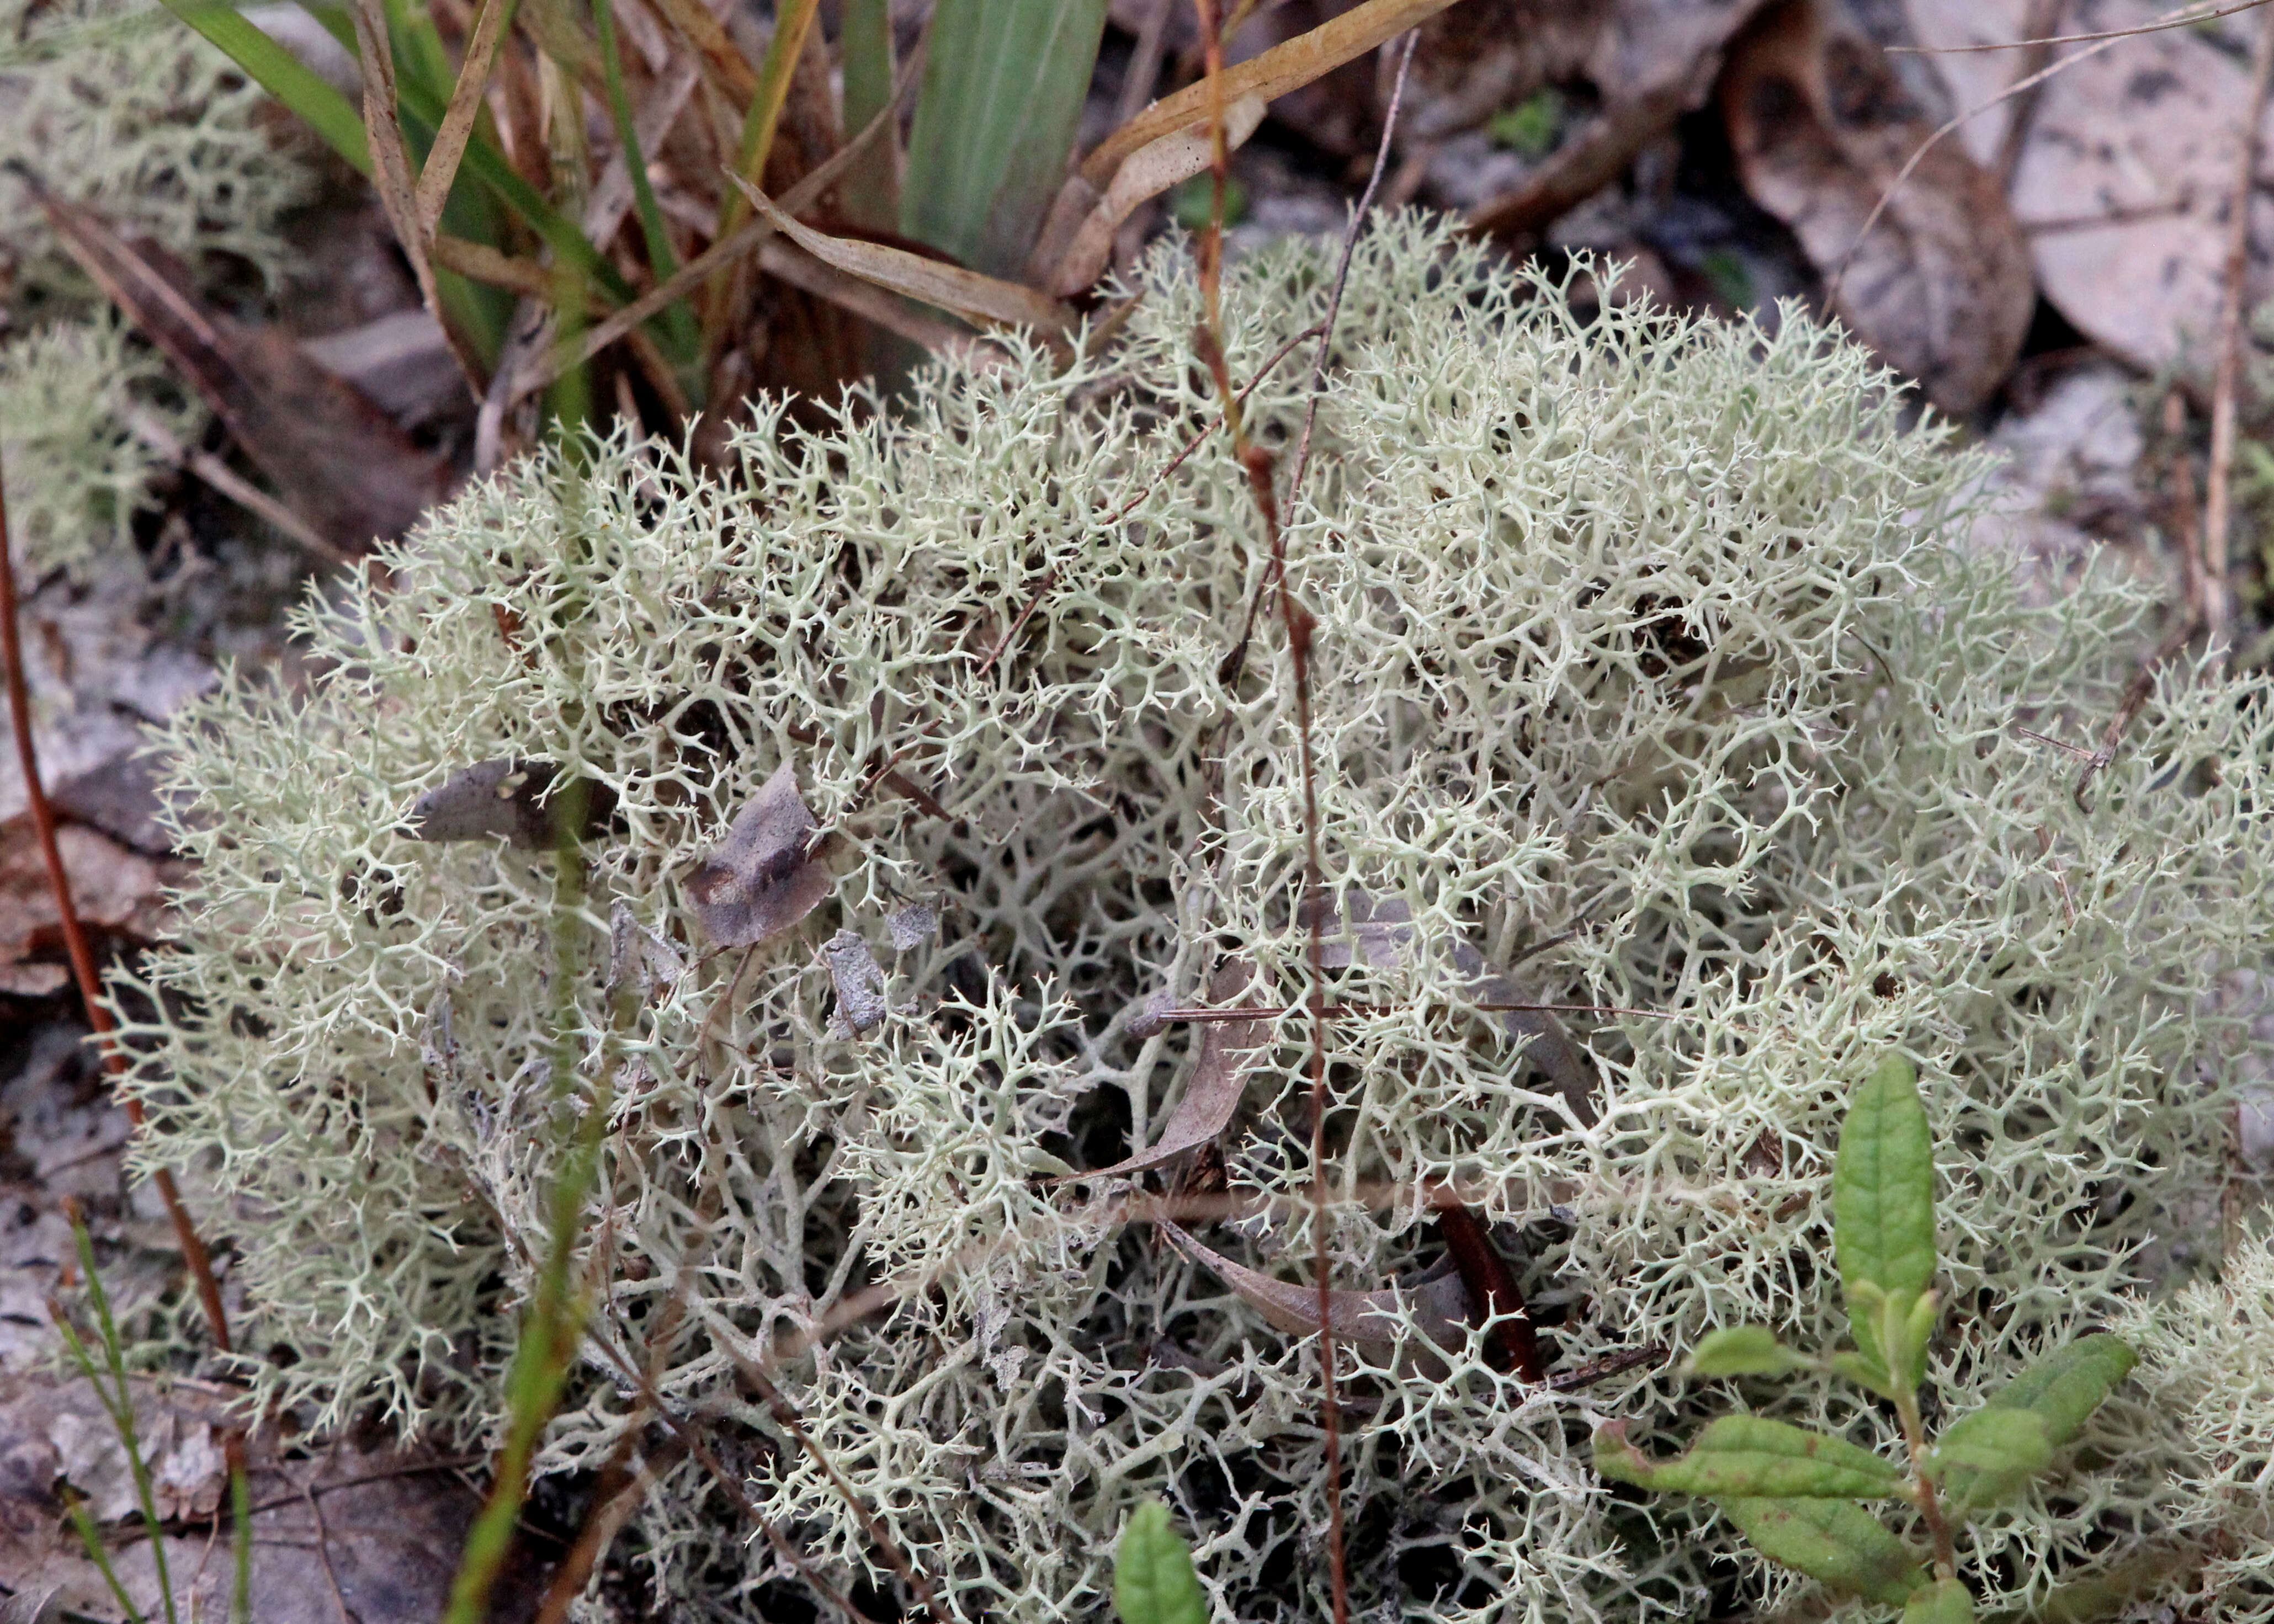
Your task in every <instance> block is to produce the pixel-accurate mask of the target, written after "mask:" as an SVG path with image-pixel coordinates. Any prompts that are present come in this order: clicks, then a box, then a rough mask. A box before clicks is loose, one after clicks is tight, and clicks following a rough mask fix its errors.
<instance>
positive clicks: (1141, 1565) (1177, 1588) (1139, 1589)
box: [1113, 1500, 1209, 1624]
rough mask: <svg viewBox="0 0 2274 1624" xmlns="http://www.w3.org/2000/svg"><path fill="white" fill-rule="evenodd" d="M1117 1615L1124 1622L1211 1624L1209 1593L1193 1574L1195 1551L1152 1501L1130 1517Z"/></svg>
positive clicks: (1117, 1566) (1117, 1563)
mask: <svg viewBox="0 0 2274 1624" xmlns="http://www.w3.org/2000/svg"><path fill="white" fill-rule="evenodd" d="M1113 1611H1114V1612H1115V1613H1118V1615H1119V1616H1120V1619H1121V1624H1208V1616H1209V1611H1208V1593H1207V1592H1206V1591H1204V1590H1201V1582H1200V1576H1199V1575H1197V1574H1195V1573H1193V1553H1192V1548H1191V1547H1190V1546H1188V1545H1186V1544H1185V1542H1184V1538H1183V1537H1182V1536H1180V1535H1179V1534H1178V1532H1177V1530H1176V1529H1175V1527H1174V1526H1173V1525H1172V1524H1171V1522H1170V1521H1169V1508H1168V1507H1166V1506H1163V1504H1162V1503H1161V1502H1160V1501H1159V1500H1148V1501H1146V1502H1145V1504H1143V1505H1141V1506H1140V1507H1137V1509H1136V1510H1134V1511H1133V1512H1131V1513H1130V1514H1129V1522H1128V1525H1127V1526H1126V1527H1125V1528H1124V1529H1123V1530H1121V1544H1120V1545H1119V1546H1118V1548H1117V1549H1116V1550H1115V1552H1114V1553H1113Z"/></svg>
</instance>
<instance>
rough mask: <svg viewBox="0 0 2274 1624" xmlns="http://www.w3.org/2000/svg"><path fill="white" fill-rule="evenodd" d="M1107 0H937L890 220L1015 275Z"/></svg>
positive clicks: (1090, 63)
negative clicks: (895, 211)
mask: <svg viewBox="0 0 2274 1624" xmlns="http://www.w3.org/2000/svg"><path fill="white" fill-rule="evenodd" d="M1106 8H1107V0H939V4H938V5H937V8H936V9H935V10H934V11H933V12H932V20H931V43H930V47H929V48H928V49H929V52H930V54H929V55H928V56H926V57H925V59H924V75H923V91H922V98H921V99H920V100H919V101H918V102H917V103H916V116H915V125H914V127H913V128H912V129H911V130H910V131H909V132H908V165H907V175H906V176H905V177H903V179H902V181H901V186H900V229H901V230H902V231H904V232H906V233H907V235H908V236H910V237H915V239H916V240H917V241H919V242H922V243H929V244H931V245H932V246H933V247H935V248H937V249H941V250H943V251H945V252H947V253H950V254H953V255H954V256H955V258H956V259H958V260H960V261H961V262H962V263H963V264H964V265H965V266H967V267H969V268H970V269H972V270H975V271H983V272H984V273H986V274H988V275H990V276H1002V277H1010V278H1017V277H1020V276H1021V275H1023V274H1024V273H1025V270H1026V266H1027V256H1028V253H1029V252H1032V250H1033V248H1034V245H1035V233H1037V232H1038V231H1040V230H1041V229H1042V225H1043V214H1044V213H1045V212H1046V211H1047V210H1048V209H1049V207H1050V199H1052V198H1053V197H1055V196H1056V195H1057V194H1058V187H1059V185H1060V184H1061V183H1062V182H1064V180H1065V171H1066V155H1067V154H1068V153H1069V152H1071V151H1072V150H1073V137H1074V128H1075V125H1076V124H1077V123H1078V122H1079V121H1080V119H1081V104H1082V98H1083V97H1084V96H1085V95H1086V94H1088V90H1089V76H1090V71H1091V70H1092V69H1093V68H1095V67H1096V65H1097V45H1098V41H1099V40H1100V39H1101V38H1102V37H1103V34H1104V32H1105V13H1106Z"/></svg>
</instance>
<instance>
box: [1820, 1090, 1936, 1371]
mask: <svg viewBox="0 0 2274 1624" xmlns="http://www.w3.org/2000/svg"><path fill="white" fill-rule="evenodd" d="M1832 1247H1833V1252H1834V1255H1835V1256H1836V1257H1837V1259H1838V1260H1839V1265H1840V1283H1841V1287H1842V1289H1844V1290H1845V1291H1846V1293H1847V1297H1848V1313H1849V1321H1850V1323H1851V1324H1852V1326H1853V1327H1854V1330H1855V1335H1856V1346H1857V1347H1859V1348H1861V1349H1862V1350H1864V1353H1865V1354H1867V1355H1870V1356H1872V1357H1877V1358H1878V1359H1879V1360H1880V1362H1881V1363H1883V1364H1891V1363H1892V1361H1891V1360H1890V1359H1889V1357H1888V1354H1887V1350H1886V1348H1885V1347H1884V1346H1883V1345H1882V1339H1881V1337H1880V1335H1879V1324H1878V1320H1879V1312H1877V1311H1876V1309H1868V1310H1867V1309H1866V1307H1865V1304H1864V1297H1866V1296H1868V1295H1869V1294H1868V1293H1859V1290H1858V1288H1859V1287H1864V1286H1873V1287H1877V1288H1878V1289H1879V1291H1880V1292H1882V1293H1884V1294H1885V1296H1886V1298H1887V1299H1888V1300H1889V1301H1891V1302H1894V1303H1897V1304H1900V1305H1901V1312H1903V1313H1904V1314H1906V1315H1908V1314H1909V1312H1910V1307H1911V1304H1913V1303H1914V1302H1915V1301H1916V1299H1917V1297H1919V1295H1920V1294H1921V1293H1922V1292H1924V1291H1925V1290H1926V1289H1927V1288H1928V1287H1930V1286H1931V1285H1932V1284H1933V1283H1934V1141H1933V1139H1932V1138H1931V1135H1930V1134H1929V1132H1928V1130H1927V1121H1926V1108H1925V1106H1924V1105H1923V1104H1922V1103H1921V1102H1920V1101H1919V1094H1918V1071H1917V1069H1916V1067H1914V1066H1913V1065H1912V1064H1911V1063H1910V1062H1909V1061H1908V1060H1906V1059H1904V1058H1903V1057H1902V1056H1901V1055H1890V1056H1887V1057H1886V1059H1885V1060H1883V1061H1881V1062H1880V1063H1879V1070H1877V1071H1874V1072H1872V1073H1871V1079H1870V1080H1869V1081H1868V1082H1866V1083H1865V1084H1864V1086H1862V1087H1861V1088H1859V1089H1857V1090H1856V1100H1855V1103H1854V1104H1852V1105H1851V1106H1849V1109H1848V1120H1847V1122H1846V1123H1845V1124H1843V1125H1842V1127H1841V1130H1840V1155H1839V1160H1838V1161H1837V1162H1835V1163H1834V1168H1833V1172H1832ZM1902 1373H1903V1372H1901V1371H1900V1370H1897V1371H1895V1372H1894V1374H1895V1375H1896V1376H1898V1377H1900V1376H1901V1374H1902Z"/></svg>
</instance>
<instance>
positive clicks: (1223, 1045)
mask: <svg viewBox="0 0 2274 1624" xmlns="http://www.w3.org/2000/svg"><path fill="white" fill-rule="evenodd" d="M1254 974H1255V966H1254V963H1253V962H1252V961H1250V960H1248V959H1225V960H1224V962H1223V963H1222V964H1220V965H1218V966H1216V974H1213V975H1211V976H1209V987H1208V996H1209V1004H1210V1005H1211V1006H1212V1007H1214V1008H1217V1009H1222V1008H1224V1007H1225V1006H1226V1005H1227V1004H1230V1003H1231V1000H1232V999H1234V998H1237V997H1238V996H1239V995H1240V994H1241V993H1243V992H1245V991H1246V989H1247V983H1248V981H1250V980H1251V979H1253V978H1254ZM1264 1030H1265V1023H1264V1022H1263V1021H1261V1020H1224V1021H1209V1023H1207V1025H1206V1026H1203V1027H1202V1028H1201V1052H1200V1058H1199V1059H1198V1060H1197V1061H1196V1062H1194V1063H1193V1077H1192V1081H1191V1082H1190V1083H1189V1084H1187V1085H1186V1088H1185V1097H1184V1098H1183V1099H1181V1100H1179V1101H1177V1109H1175V1110H1173V1111H1171V1112H1170V1113H1169V1120H1168V1121H1167V1122H1166V1123H1164V1124H1162V1127H1161V1137H1160V1138H1159V1139H1156V1140H1154V1141H1153V1147H1152V1148H1151V1149H1149V1150H1141V1151H1139V1152H1138V1153H1137V1154H1135V1155H1133V1156H1131V1157H1129V1158H1127V1159H1126V1161H1121V1162H1115V1163H1114V1164H1113V1165H1112V1166H1111V1167H1108V1168H1099V1169H1097V1170H1096V1172H1092V1173H1084V1174H1081V1176H1080V1177H1082V1178H1084V1179H1092V1178H1123V1177H1128V1176H1129V1175H1130V1174H1133V1173H1141V1172H1143V1171H1144V1170H1145V1169H1148V1168H1155V1167H1158V1166H1160V1165H1161V1163H1163V1162H1166V1161H1168V1160H1169V1159H1170V1158H1171V1157H1172V1156H1180V1155H1182V1154H1184V1153H1185V1152H1186V1151H1188V1150H1196V1149H1198V1148H1199V1147H1201V1146H1202V1145H1206V1144H1208V1143H1209V1142H1210V1141H1211V1140H1213V1139H1215V1138H1216V1135H1218V1134H1219V1133H1222V1132H1224V1129H1225V1127H1227V1126H1228V1125H1229V1124H1231V1114H1232V1113H1233V1112H1234V1111H1236V1110H1238V1109H1239V1097H1240V1094H1242V1093H1243V1092H1244V1091H1245V1090H1246V1086H1247V1073H1248V1071H1249V1069H1250V1068H1251V1067H1253V1066H1254V1064H1255V1057H1256V1055H1257V1054H1258V1053H1259V1052H1260V1051H1261V1048H1262V1045H1263V1036H1264Z"/></svg>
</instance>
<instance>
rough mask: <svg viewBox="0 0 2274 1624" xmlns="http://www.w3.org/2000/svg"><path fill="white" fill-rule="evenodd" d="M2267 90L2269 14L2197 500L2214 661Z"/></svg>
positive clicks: (2230, 211) (2255, 47)
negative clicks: (2200, 500)
mask: <svg viewBox="0 0 2274 1624" xmlns="http://www.w3.org/2000/svg"><path fill="white" fill-rule="evenodd" d="M2269 86H2274V14H2270V15H2269V16H2267V17H2263V18H2261V19H2259V22H2258V38H2257V40H2256V41H2254V42H2253V44H2252V46H2251V49H2250V110H2249V111H2248V113H2247V114H2246V115H2245V116H2244V117H2243V121H2242V128H2241V129H2240V131H2238V132H2236V134H2237V138H2238V139H2237V141H2236V145H2237V147H2239V148H2240V150H2239V152H2238V153H2237V154H2236V159H2235V174H2234V189H2233V192H2232V193H2230V195H2229V200H2228V203H2227V211H2226V212H2227V222H2226V267H2225V284H2224V286H2223V287H2222V288H2221V289H2220V296H2219V308H2218V368H2217V370H2216V372H2214V373H2213V375H2212V380H2211V393H2210V469H2209V470H2208V472H2207V475H2206V479H2205V484H2206V489H2205V492H2204V496H2203V533H2202V605H2201V607H2200V608H2199V609H2198V610H2197V613H2198V614H2199V615H2200V616H2201V617H2202V624H2203V629H2204V631H2205V632H2206V633H2207V634H2208V641H2209V643H2210V657H2211V658H2212V659H2214V660H2223V659H2225V657H2226V644H2227V642H2228V640H2229V638H2230V636H2231V635H2232V634H2233V606H2232V605H2231V603H2230V601H2229V597H2228V593H2227V590H2226V566H2227V532H2228V530H2229V528H2230V523H2231V520H2232V493H2231V491H2230V488H2229V487H2230V486H2231V485H2232V483H2233V469H2234V433H2235V395H2236V391H2237V388H2238V387H2239V385H2240V382H2241V378H2242V306H2243V288H2242V282H2243V275H2244V273H2245V272H2246V271H2247V270H2248V268H2249V263H2250V198H2251V191H2252V187H2253V184H2254V182H2255V178H2256V176H2257V173H2258V142H2259V128H2258V127H2259V125H2260V124H2263V122H2264V121H2265V117H2266V94H2267V90H2268V88H2269Z"/></svg>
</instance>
